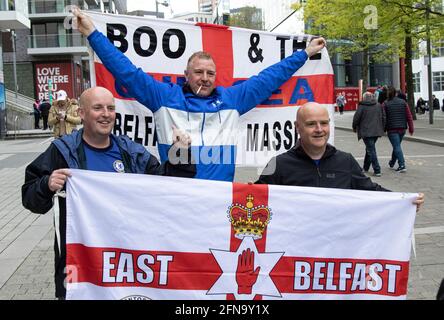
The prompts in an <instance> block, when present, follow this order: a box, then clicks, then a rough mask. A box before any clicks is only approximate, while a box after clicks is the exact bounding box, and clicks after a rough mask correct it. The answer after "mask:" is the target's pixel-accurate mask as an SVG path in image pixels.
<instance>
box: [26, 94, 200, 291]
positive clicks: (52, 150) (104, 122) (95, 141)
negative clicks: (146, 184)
mask: <svg viewBox="0 0 444 320" xmlns="http://www.w3.org/2000/svg"><path fill="white" fill-rule="evenodd" d="M79 115H80V117H81V118H82V120H83V129H81V130H79V131H74V132H73V133H71V134H69V135H64V136H63V137H61V138H59V139H56V140H54V141H53V142H52V143H51V145H50V146H49V147H48V149H47V150H46V151H45V152H44V153H42V154H41V155H40V156H39V157H37V159H35V160H34V161H33V162H32V163H31V164H29V165H28V166H27V167H26V172H25V183H24V184H23V186H22V203H23V206H24V207H25V208H27V209H29V210H31V211H32V212H34V213H40V214H44V213H46V212H48V211H49V210H50V209H51V208H52V206H53V197H54V195H55V194H56V192H58V191H60V190H63V189H64V187H65V183H66V180H67V178H68V177H69V176H71V173H70V170H69V169H70V168H71V169H86V170H94V171H105V172H117V173H118V172H125V173H139V174H155V175H169V176H179V177H189V178H191V177H194V175H195V173H196V169H195V165H194V164H189V163H183V162H182V161H181V160H183V159H187V158H188V159H189V162H191V159H190V158H191V156H190V148H189V146H190V144H191V140H190V137H189V136H188V135H187V134H186V133H182V132H181V131H180V130H178V129H176V128H175V129H174V136H173V139H172V140H173V142H174V144H173V145H172V146H171V148H170V151H169V154H170V159H173V158H174V157H177V158H176V159H175V160H176V161H175V163H176V164H172V163H170V162H169V161H167V162H165V163H164V164H162V165H161V164H159V162H158V161H157V159H156V158H155V157H154V156H152V155H151V154H150V153H149V152H148V151H147V150H146V149H145V148H144V147H143V146H142V145H141V144H138V143H136V142H134V141H132V140H131V139H129V138H128V137H127V136H115V135H113V134H111V131H112V129H113V127H114V121H115V119H116V111H115V105H114V97H113V95H112V93H111V92H110V91H109V90H107V89H105V88H102V87H95V88H92V89H88V90H86V91H85V92H84V93H83V94H82V95H81V97H80V108H79ZM183 154H187V155H186V156H185V157H184V156H182V155H183ZM59 212H60V215H59V219H55V225H56V230H55V231H56V236H55V246H54V248H55V285H56V297H57V298H60V299H64V297H65V293H66V290H65V286H64V283H63V282H64V279H65V277H66V273H65V272H66V271H65V265H66V252H65V244H66V202H65V199H63V198H60V200H59Z"/></svg>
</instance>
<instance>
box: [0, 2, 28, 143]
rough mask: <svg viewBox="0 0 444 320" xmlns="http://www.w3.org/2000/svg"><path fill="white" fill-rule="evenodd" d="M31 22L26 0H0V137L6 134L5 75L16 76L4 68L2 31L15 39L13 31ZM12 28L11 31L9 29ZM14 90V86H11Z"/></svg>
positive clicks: (22, 28)
mask: <svg viewBox="0 0 444 320" xmlns="http://www.w3.org/2000/svg"><path fill="white" fill-rule="evenodd" d="M30 27H31V22H30V20H29V18H28V2H27V0H12V1H11V0H0V31H1V33H0V40H2V41H1V42H0V138H4V137H5V136H6V93H5V76H7V75H9V72H10V73H12V74H13V75H12V77H15V78H17V72H14V70H11V71H9V70H7V69H6V70H5V68H4V64H3V59H2V52H3V45H2V43H3V37H4V36H3V32H5V31H8V33H9V36H10V37H11V38H10V41H11V42H12V40H14V39H15V32H14V31H17V32H21V30H25V32H26V30H29V28H30ZM11 30H12V31H11ZM12 89H13V90H15V89H14V88H12Z"/></svg>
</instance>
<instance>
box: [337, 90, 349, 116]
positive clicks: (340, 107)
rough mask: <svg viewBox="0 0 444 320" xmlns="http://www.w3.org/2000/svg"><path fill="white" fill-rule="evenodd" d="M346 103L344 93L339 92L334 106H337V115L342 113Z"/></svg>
mask: <svg viewBox="0 0 444 320" xmlns="http://www.w3.org/2000/svg"><path fill="white" fill-rule="evenodd" d="M346 103H347V100H346V99H345V92H339V93H338V95H337V97H336V105H337V106H338V110H339V114H343V113H344V106H345V104H346Z"/></svg>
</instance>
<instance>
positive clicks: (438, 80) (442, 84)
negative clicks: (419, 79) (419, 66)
mask: <svg viewBox="0 0 444 320" xmlns="http://www.w3.org/2000/svg"><path fill="white" fill-rule="evenodd" d="M432 82H433V91H444V71H440V72H433V81H432Z"/></svg>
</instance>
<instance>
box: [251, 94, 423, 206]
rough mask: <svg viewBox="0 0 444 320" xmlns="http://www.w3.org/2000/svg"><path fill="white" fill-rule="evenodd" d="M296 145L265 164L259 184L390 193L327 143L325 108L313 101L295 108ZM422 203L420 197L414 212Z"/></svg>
mask: <svg viewBox="0 0 444 320" xmlns="http://www.w3.org/2000/svg"><path fill="white" fill-rule="evenodd" d="M295 124H296V129H297V131H298V133H299V139H298V141H297V142H296V146H294V147H293V148H292V149H290V150H289V151H287V152H286V153H283V154H281V155H279V156H277V157H275V158H273V159H272V160H270V162H269V163H268V164H267V166H266V167H265V169H264V171H263V172H262V175H261V176H260V177H259V180H258V181H256V183H258V184H277V185H287V186H301V187H322V188H340V189H355V190H372V191H389V190H387V189H385V188H383V187H382V186H380V185H379V184H377V183H374V182H372V181H371V179H370V178H369V177H367V176H366V175H365V174H364V173H363V171H362V169H361V167H360V166H359V164H358V162H357V161H356V160H355V158H354V157H353V156H352V155H351V154H349V153H346V152H343V151H340V150H337V149H336V148H335V147H333V146H332V145H330V144H328V142H327V141H328V138H329V137H330V117H329V114H328V111H327V109H326V108H324V107H322V106H320V105H319V104H317V103H315V102H309V103H306V104H304V105H303V106H301V107H300V108H299V109H298V113H297V120H296V121H295ZM423 202H424V195H423V194H422V193H420V194H419V197H418V198H417V199H416V201H415V202H414V204H416V205H417V209H419V207H420V206H421V205H422V203H423Z"/></svg>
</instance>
